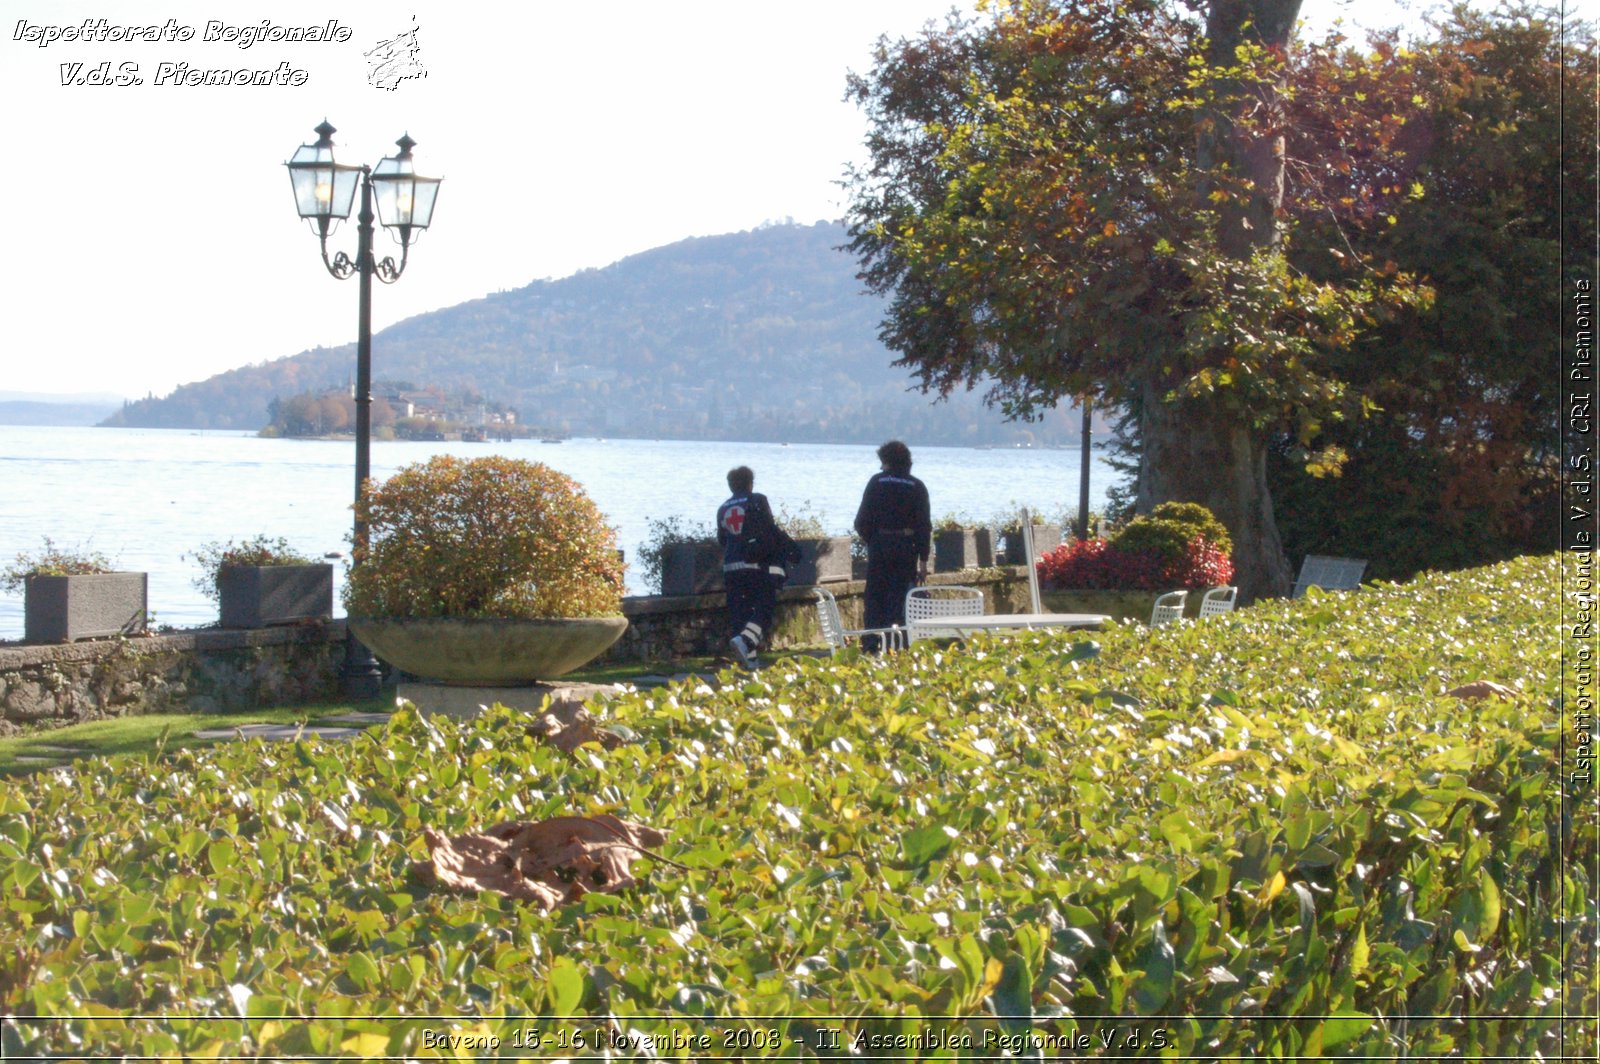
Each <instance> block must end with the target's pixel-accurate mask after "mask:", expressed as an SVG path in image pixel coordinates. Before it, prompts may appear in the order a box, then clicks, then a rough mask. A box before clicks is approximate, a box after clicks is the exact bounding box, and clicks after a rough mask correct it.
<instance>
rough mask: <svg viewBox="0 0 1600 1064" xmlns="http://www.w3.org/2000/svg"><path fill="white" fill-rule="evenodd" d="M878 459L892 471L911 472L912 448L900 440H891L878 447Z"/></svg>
mask: <svg viewBox="0 0 1600 1064" xmlns="http://www.w3.org/2000/svg"><path fill="white" fill-rule="evenodd" d="M878 461H880V462H882V463H883V464H884V465H885V466H887V467H888V468H889V472H891V473H909V472H911V448H909V447H907V446H906V445H905V444H903V443H901V442H900V441H899V440H890V441H889V442H888V443H886V444H884V445H883V446H882V447H879V448H878Z"/></svg>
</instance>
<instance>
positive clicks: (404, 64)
mask: <svg viewBox="0 0 1600 1064" xmlns="http://www.w3.org/2000/svg"><path fill="white" fill-rule="evenodd" d="M411 21H412V22H413V23H415V22H416V21H417V16H415V15H412V16H411ZM418 50H419V48H418V45H417V27H416V26H415V25H413V26H412V27H411V28H410V29H409V30H407V31H406V32H405V33H402V34H400V35H399V36H398V37H392V38H390V39H389V40H387V41H379V42H378V43H377V45H376V46H375V47H373V48H371V49H369V50H368V51H366V52H364V53H362V54H363V55H365V56H366V57H367V84H369V85H371V86H372V87H373V88H375V89H388V90H389V91H390V92H393V91H394V90H395V89H397V88H399V87H400V83H401V82H402V81H410V80H412V79H419V80H420V79H422V78H425V77H427V76H428V72H427V71H426V70H424V69H423V66H422V60H421V59H419V58H417V52H418Z"/></svg>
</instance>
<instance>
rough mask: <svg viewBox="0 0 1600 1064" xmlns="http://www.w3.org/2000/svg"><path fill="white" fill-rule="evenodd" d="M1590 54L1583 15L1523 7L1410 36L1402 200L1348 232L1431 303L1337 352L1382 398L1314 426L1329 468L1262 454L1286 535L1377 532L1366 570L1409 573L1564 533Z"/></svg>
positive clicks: (1323, 537) (1591, 179)
mask: <svg viewBox="0 0 1600 1064" xmlns="http://www.w3.org/2000/svg"><path fill="white" fill-rule="evenodd" d="M1595 62H1596V40H1595V34H1594V29H1593V27H1592V26H1586V25H1581V24H1576V23H1569V24H1567V25H1565V26H1563V24H1562V22H1561V20H1560V18H1559V16H1558V15H1556V14H1555V13H1554V12H1552V11H1550V10H1548V9H1542V8H1539V7H1536V6H1527V5H1517V6H1502V7H1500V8H1497V9H1496V10H1494V11H1492V12H1483V11H1474V10H1471V9H1469V8H1467V7H1465V6H1464V5H1463V6H1460V7H1457V8H1455V9H1454V10H1452V11H1450V12H1448V13H1446V14H1444V15H1443V16H1441V18H1440V20H1439V22H1438V24H1437V25H1436V26H1434V27H1433V33H1432V39H1431V41H1430V42H1429V44H1428V46H1426V47H1424V48H1420V49H1419V50H1418V53H1417V55H1416V57H1415V60H1414V66H1415V68H1416V70H1417V80H1418V82H1419V89H1420V92H1421V95H1422V96H1423V97H1424V99H1425V100H1426V101H1427V111H1426V114H1425V115H1424V116H1423V117H1422V119H1420V120H1419V121H1417V122H1415V123H1414V128H1415V129H1416V130H1417V131H1425V133H1426V136H1425V138H1423V141H1422V144H1421V146H1420V148H1419V149H1418V151H1417V153H1416V154H1417V163H1418V165H1417V171H1416V177H1415V181H1414V184H1413V187H1414V194H1411V195H1408V196H1407V197H1406V199H1405V200H1404V201H1403V202H1402V203H1400V204H1399V205H1397V206H1396V207H1395V209H1394V211H1393V215H1394V223H1393V224H1388V222H1387V219H1384V224H1379V225H1371V226H1365V227H1355V228H1351V229H1350V230H1349V231H1348V235H1349V237H1350V239H1351V240H1352V241H1353V242H1355V244H1356V246H1357V247H1359V248H1362V249H1363V250H1365V251H1367V252H1368V253H1369V254H1370V255H1372V256H1373V257H1376V258H1381V259H1385V260H1389V259H1392V260H1393V261H1395V262H1397V263H1398V264H1399V265H1400V266H1401V267H1402V268H1404V269H1407V270H1412V271H1415V272H1416V273H1417V274H1419V275H1421V276H1425V277H1427V278H1428V280H1429V281H1430V282H1431V283H1432V285H1433V287H1434V289H1435V290H1436V292H1437V298H1436V300H1435V302H1434V304H1433V305H1432V306H1430V307H1420V308H1416V309H1414V310H1408V311H1406V312H1404V313H1401V314H1398V315H1396V316H1395V317H1394V318H1393V320H1391V321H1390V322H1388V323H1386V324H1385V325H1384V326H1383V327H1381V328H1379V329H1374V330H1370V331H1369V332H1368V333H1367V334H1366V335H1364V336H1363V337H1362V339H1361V340H1360V341H1359V342H1358V343H1356V344H1355V345H1352V347H1351V348H1349V349H1348V350H1347V351H1345V352H1343V353H1342V354H1341V355H1340V357H1339V366H1338V371H1337V372H1338V373H1339V375H1340V376H1341V377H1342V378H1344V379H1346V380H1348V381H1349V382H1350V384H1351V386H1352V387H1353V388H1356V389H1359V390H1360V391H1361V393H1362V394H1364V395H1366V396H1368V397H1369V398H1370V399H1371V400H1372V401H1373V402H1374V403H1375V404H1376V405H1377V407H1378V409H1376V410H1375V411H1374V412H1373V414H1372V416H1370V417H1366V418H1362V419H1358V420H1352V421H1349V422H1345V423H1340V424H1332V425H1329V426H1327V429H1326V431H1325V434H1324V435H1325V437H1326V438H1327V439H1328V440H1329V441H1330V442H1331V443H1334V444H1336V445H1337V446H1339V447H1341V448H1342V449H1343V450H1345V451H1346V452H1348V454H1349V456H1350V457H1349V461H1348V462H1347V463H1346V465H1345V467H1344V471H1343V475H1342V476H1339V477H1314V476H1310V475H1308V474H1307V473H1306V472H1305V470H1304V463H1301V462H1296V461H1294V455H1293V454H1292V453H1290V452H1291V451H1292V448H1291V447H1289V446H1288V445H1287V441H1285V446H1284V448H1283V450H1284V452H1285V453H1284V454H1283V456H1282V458H1277V457H1276V456H1275V458H1274V460H1273V461H1271V462H1269V475H1270V477H1271V480H1272V487H1273V496H1274V498H1275V499H1277V500H1279V501H1280V503H1281V508H1280V518H1281V519H1282V527H1283V534H1284V540H1285V543H1286V544H1288V545H1290V546H1291V548H1292V549H1295V550H1299V551H1302V552H1309V553H1327V552H1328V550H1329V549H1330V546H1331V545H1333V544H1337V543H1340V542H1345V543H1348V542H1366V543H1371V544H1374V549H1373V551H1372V555H1371V557H1372V565H1371V567H1370V568H1369V569H1368V574H1369V575H1373V576H1381V577H1385V578H1404V577H1407V576H1410V575H1411V574H1413V573H1415V572H1416V571H1418V570H1419V569H1424V568H1453V567H1458V566H1463V565H1477V564H1482V563H1484V562H1486V561H1489V560H1491V559H1495V558H1500V557H1506V556H1509V555H1514V554H1520V553H1526V552H1529V551H1538V550H1554V549H1555V548H1556V547H1557V545H1558V531H1559V527H1560V524H1559V501H1560V486H1561V477H1560V469H1559V463H1560V441H1561V435H1562V422H1563V418H1562V416H1561V415H1562V411H1561V403H1560V390H1561V378H1562V372H1561V364H1560V363H1561V351H1562V349H1563V339H1562V336H1561V321H1562V304H1563V300H1564V298H1565V296H1566V294H1567V293H1568V292H1570V290H1571V289H1570V285H1565V284H1562V283H1561V278H1562V277H1563V276H1570V277H1577V276H1585V275H1587V272H1590V271H1592V264H1593V255H1594V249H1595V247H1596V227H1595V221H1596V220H1595V212H1594V210H1593V206H1594V192H1595V182H1596V178H1595V172H1594V160H1595V154H1596V145H1595V105H1596V101H1595V93H1594V80H1593V79H1594V71H1595ZM1563 191H1564V192H1565V194H1566V196H1567V203H1566V204H1565V205H1563V203H1562V193H1563ZM1318 235H1320V236H1321V237H1322V239H1323V241H1324V242H1332V241H1334V240H1336V239H1338V236H1337V234H1334V233H1331V232H1322V233H1320V234H1318ZM1304 243H1307V244H1315V243H1316V242H1315V241H1312V240H1309V239H1308V240H1307V241H1305V242H1304ZM1563 253H1564V254H1565V261H1563ZM1309 268H1312V269H1316V268H1317V267H1316V266H1315V264H1309Z"/></svg>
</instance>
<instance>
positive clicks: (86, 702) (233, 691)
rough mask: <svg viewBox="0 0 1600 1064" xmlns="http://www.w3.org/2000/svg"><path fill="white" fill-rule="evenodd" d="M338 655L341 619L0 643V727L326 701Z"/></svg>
mask: <svg viewBox="0 0 1600 1064" xmlns="http://www.w3.org/2000/svg"><path fill="white" fill-rule="evenodd" d="M343 660H344V622H343V621H331V622H325V623H322V624H313V625H295V626H285V627H277V628H259V629H251V630H243V629H212V628H206V629H198V630H195V631H189V632H170V633H162V634H157V635H147V636H135V637H129V638H118V639H102V640H94V641H89V642H82V643H63V644H52V645H48V646H15V645H13V646H0V734H6V733H8V732H14V731H16V730H17V728H18V727H19V726H21V725H30V724H40V723H52V724H75V723H77V722H79V721H85V720H97V719H100V718H102V717H118V716H124V715H127V714H139V713H160V712H163V711H166V710H174V711H177V710H181V711H183V712H189V713H195V712H199V713H216V712H222V711H226V710H238V709H254V708H258V707H262V706H285V705H297V704H302V703H311V702H317V701H326V700H329V699H332V698H335V697H337V695H338V674H339V665H340V663H341V662H342V661H343Z"/></svg>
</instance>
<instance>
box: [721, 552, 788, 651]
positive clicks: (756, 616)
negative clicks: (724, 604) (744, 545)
mask: <svg viewBox="0 0 1600 1064" xmlns="http://www.w3.org/2000/svg"><path fill="white" fill-rule="evenodd" d="M722 582H723V584H724V585H725V586H726V587H727V589H728V634H729V635H730V636H735V635H738V634H740V633H741V632H744V633H745V634H747V635H750V634H754V635H755V636H756V638H754V639H750V640H748V642H749V643H750V645H751V647H752V649H753V648H754V647H755V644H756V643H757V642H763V641H765V640H766V639H767V637H768V636H769V635H770V634H771V632H772V617H773V615H774V614H775V613H777V611H778V588H777V585H776V584H774V583H773V582H772V578H771V577H770V576H768V575H767V573H766V571H765V570H763V569H735V570H734V571H733V572H731V573H723V574H722ZM752 625H754V626H755V628H756V631H755V632H750V631H749V630H748V629H749V628H750V626H752Z"/></svg>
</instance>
